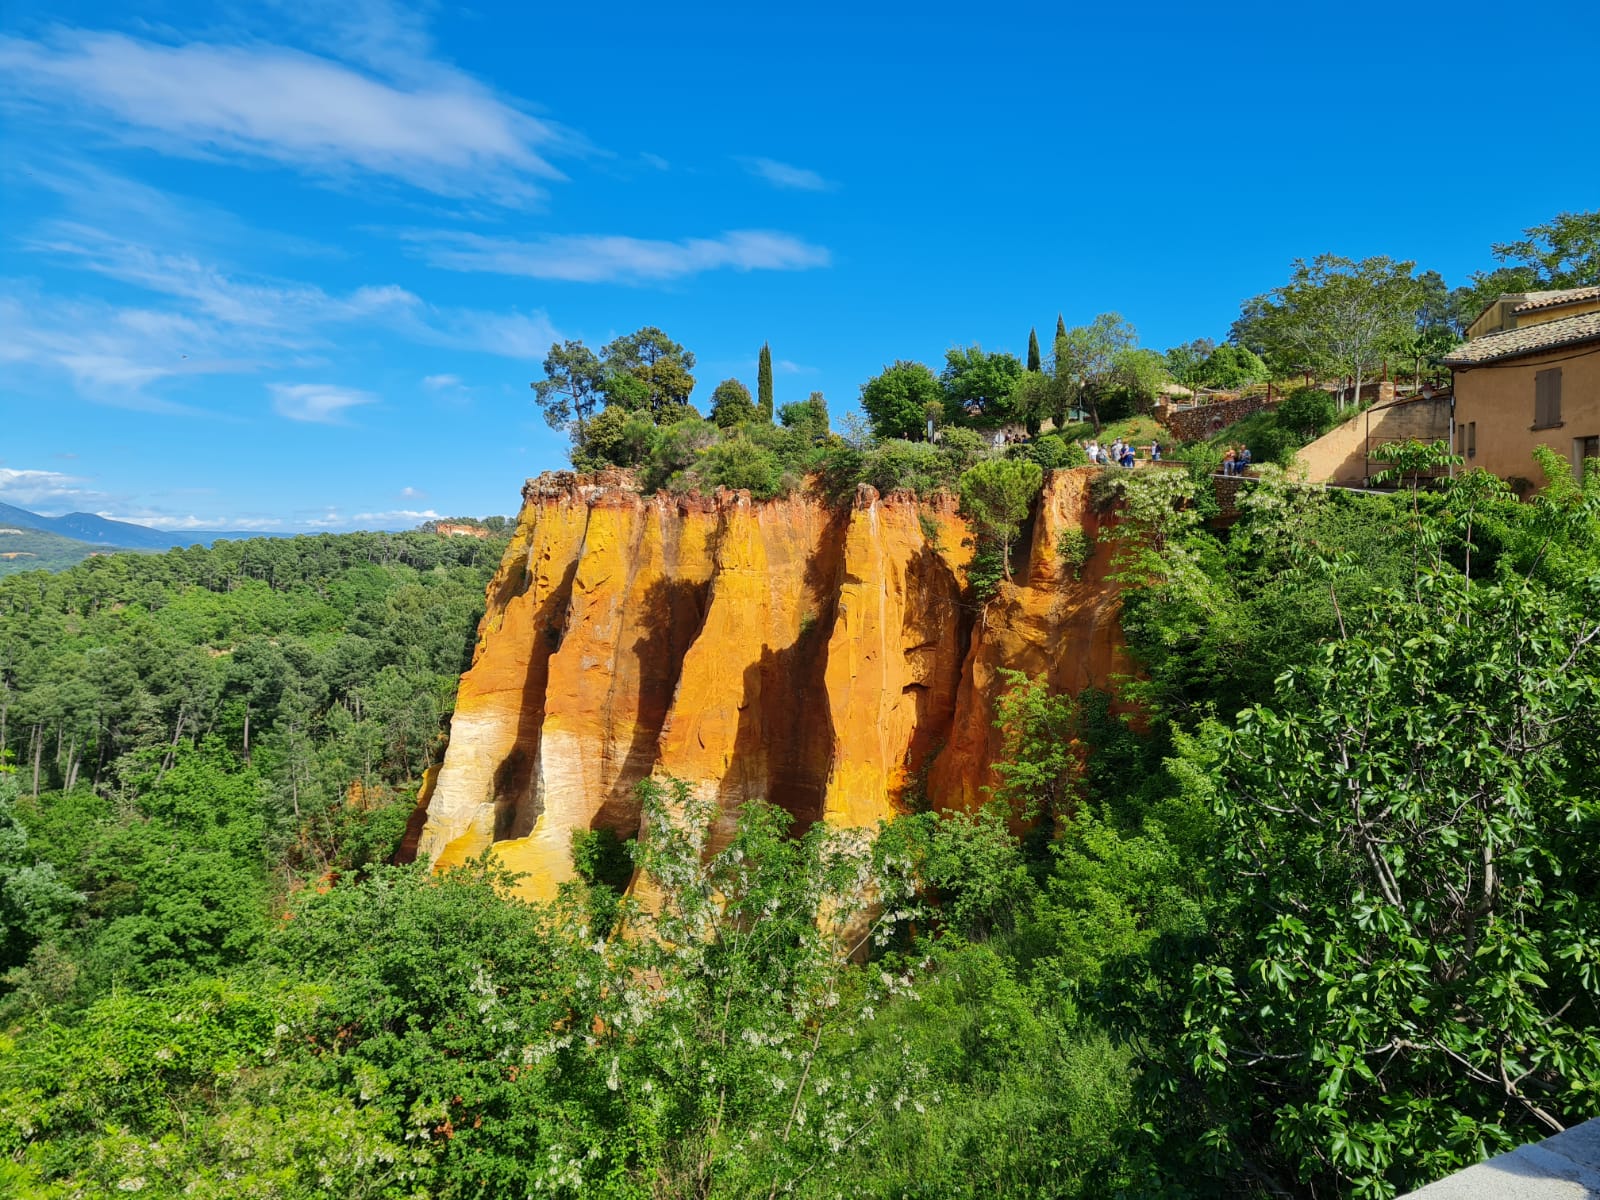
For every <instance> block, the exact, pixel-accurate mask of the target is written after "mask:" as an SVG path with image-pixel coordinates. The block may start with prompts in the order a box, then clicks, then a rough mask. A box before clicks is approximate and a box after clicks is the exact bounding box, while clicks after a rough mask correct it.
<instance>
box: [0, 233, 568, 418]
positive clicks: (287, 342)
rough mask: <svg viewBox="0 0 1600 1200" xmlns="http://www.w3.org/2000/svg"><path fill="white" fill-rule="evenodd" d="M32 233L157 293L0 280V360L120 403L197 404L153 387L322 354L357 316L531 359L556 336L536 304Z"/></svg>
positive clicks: (43, 252) (43, 244)
mask: <svg viewBox="0 0 1600 1200" xmlns="http://www.w3.org/2000/svg"><path fill="white" fill-rule="evenodd" d="M24 244H25V245H26V247H27V248H28V249H29V250H30V251H32V252H33V253H34V254H36V255H39V256H42V257H44V258H46V259H49V260H53V261H54V262H56V263H57V264H60V265H65V266H69V267H73V268H76V269H78V270H83V271H87V272H90V273H92V274H97V275H101V276H104V277H106V278H110V279H115V280H117V281H118V282H121V283H126V284H129V285H132V286H134V287H137V288H139V289H141V290H143V291H145V292H147V293H150V294H151V296H152V297H153V299H151V300H147V301H146V302H145V303H141V304H134V305H117V304H112V303H110V302H108V301H105V300H99V299H85V300H79V299H71V298H64V297H60V296H53V295H41V294H39V293H38V292H37V291H35V290H33V289H30V288H27V287H25V286H23V285H21V284H16V283H12V284H10V285H3V284H0V364H25V363H31V364H36V365H43V366H46V367H53V368H55V369H58V370H61V371H64V372H66V373H67V374H68V375H69V376H70V377H71V378H72V380H73V382H74V383H75V385H76V386H77V388H78V391H79V392H80V394H82V395H84V396H85V397H86V398H88V399H91V400H95V401H97V402H100V403H105V404H112V405H117V406H121V407H128V408H135V409H141V410H146V411H152V412H164V413H171V414H185V413H189V414H192V413H194V412H197V411H199V410H196V409H193V408H189V407H186V406H184V405H181V404H176V403H173V402H171V401H169V400H166V399H164V398H162V397H161V396H159V395H155V394H152V392H151V391H150V389H151V388H152V387H153V385H156V384H159V383H162V382H164V381H170V380H175V379H180V378H183V377H197V376H208V375H219V374H241V373H247V372H259V371H262V370H266V369H269V368H273V367H282V366H285V365H288V364H289V363H292V362H293V361H294V360H296V359H301V360H304V359H305V358H307V357H308V356H315V355H316V354H317V353H318V352H319V351H320V350H322V349H323V348H325V347H327V346H329V345H331V344H333V343H334V342H335V341H336V340H337V338H338V337H339V336H340V334H341V331H342V330H344V329H346V328H348V327H350V326H352V325H363V326H370V327H377V328H380V329H384V330H387V331H389V332H390V333H393V334H395V335H397V336H401V337H404V338H406V339H408V340H410V341H415V342H421V343H425V344H427V345H433V346H439V347H442V348H446V349H454V350H469V351H478V352H482V353H487V354H494V355H498V356H501V357H505V358H513V359H521V360H526V361H537V360H538V359H540V358H542V357H543V356H544V354H545V353H546V352H547V351H548V350H549V348H550V345H551V343H552V342H555V341H558V340H559V334H558V333H557V331H556V329H555V328H554V326H553V325H552V324H551V322H550V320H549V318H548V317H547V316H546V315H545V314H544V313H543V312H542V311H538V310H534V311H531V312H517V311H503V312H493V311H481V310H477V309H470V308H455V307H441V306H436V305H432V304H429V303H427V302H426V301H424V300H423V299H422V298H421V297H419V296H417V295H415V294H414V293H412V292H409V291H407V290H406V289H404V288H401V287H395V286H392V285H379V286H368V287H359V288H355V289H353V290H352V291H349V292H346V293H342V294H334V293H330V292H328V291H325V290H324V289H323V288H321V287H318V286H316V285H315V284H309V283H303V282H298V281H294V280H283V279H274V278H269V277H260V276H250V275H241V274H236V273H233V272H231V271H228V270H226V269H224V268H223V267H222V266H220V265H218V264H217V263H215V262H211V261H208V260H206V259H203V258H200V257H197V256H195V255H192V254H188V253H174V252H168V251H164V250H159V249H153V248H151V247H149V246H145V245H141V244H138V243H135V242H130V241H127V240H125V239H123V238H120V237H118V236H115V235H113V234H111V233H110V232H107V231H105V230H102V229H97V228H94V227H92V226H88V225H85V224H82V223H78V222H67V221H56V222H51V223H48V224H47V225H45V226H44V227H43V229H42V230H41V231H40V232H39V233H37V234H36V235H35V236H34V237H33V238H31V239H28V240H26V241H25V243H24ZM154 298H159V299H154ZM163 301H164V302H165V303H162V302H163Z"/></svg>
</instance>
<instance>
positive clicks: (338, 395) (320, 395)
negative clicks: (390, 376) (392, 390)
mask: <svg viewBox="0 0 1600 1200" xmlns="http://www.w3.org/2000/svg"><path fill="white" fill-rule="evenodd" d="M268 389H269V390H270V391H271V392H272V407H273V409H274V410H275V411H276V412H277V413H278V415H279V416H282V417H288V418H289V420H291V421H311V422H315V423H317V424H321V425H342V424H343V423H344V411H345V409H347V408H355V407H356V406H358V405H361V404H371V403H373V402H374V401H376V400H377V397H376V396H374V395H373V394H372V393H371V392H362V391H358V390H356V389H355V388H347V387H338V386H336V385H334V384H331V383H274V384H269V385H268Z"/></svg>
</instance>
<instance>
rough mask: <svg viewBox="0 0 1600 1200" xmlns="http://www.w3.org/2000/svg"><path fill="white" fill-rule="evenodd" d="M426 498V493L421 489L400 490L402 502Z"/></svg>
mask: <svg viewBox="0 0 1600 1200" xmlns="http://www.w3.org/2000/svg"><path fill="white" fill-rule="evenodd" d="M427 498H428V493H427V492H425V491H423V490H422V489H421V488H414V487H403V488H401V489H400V499H402V500H426V499H427Z"/></svg>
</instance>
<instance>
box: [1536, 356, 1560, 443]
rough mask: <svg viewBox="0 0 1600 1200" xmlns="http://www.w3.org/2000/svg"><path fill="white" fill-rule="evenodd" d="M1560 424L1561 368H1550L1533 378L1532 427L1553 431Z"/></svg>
mask: <svg viewBox="0 0 1600 1200" xmlns="http://www.w3.org/2000/svg"><path fill="white" fill-rule="evenodd" d="M1560 424H1561V368H1560V367H1551V368H1549V369H1548V370H1545V371H1540V372H1539V373H1538V374H1537V375H1535V376H1534V377H1533V427H1534V428H1535V429H1554V428H1555V427H1556V426H1558V425H1560Z"/></svg>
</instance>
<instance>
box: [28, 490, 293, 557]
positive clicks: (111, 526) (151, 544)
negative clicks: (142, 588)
mask: <svg viewBox="0 0 1600 1200" xmlns="http://www.w3.org/2000/svg"><path fill="white" fill-rule="evenodd" d="M0 524H4V525H10V526H13V527H19V528H22V529H34V530H39V531H42V532H45V533H54V534H57V535H59V536H61V537H63V538H70V539H71V540H73V541H76V542H86V543H88V544H89V545H90V546H95V547H115V548H117V549H119V550H170V549H172V548H173V547H174V546H193V545H194V544H196V543H197V542H198V543H199V544H200V545H202V546H209V545H210V544H211V543H212V542H214V541H217V540H218V539H219V538H225V539H239V538H258V537H281V536H283V535H282V534H276V533H267V532H264V531H251V530H230V531H226V532H224V531H222V530H216V529H180V530H165V529H151V528H150V527H149V526H148V525H135V524H133V523H131V522H129V521H111V520H107V519H106V518H105V517H98V516H96V515H95V514H94V513H82V512H78V513H68V514H67V515H66V516H64V517H42V516H40V515H39V514H38V513H35V512H29V511H28V510H27V509H25V508H17V507H16V506H15V505H12V504H3V503H0ZM73 561H77V560H76V559H74V560H73Z"/></svg>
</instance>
